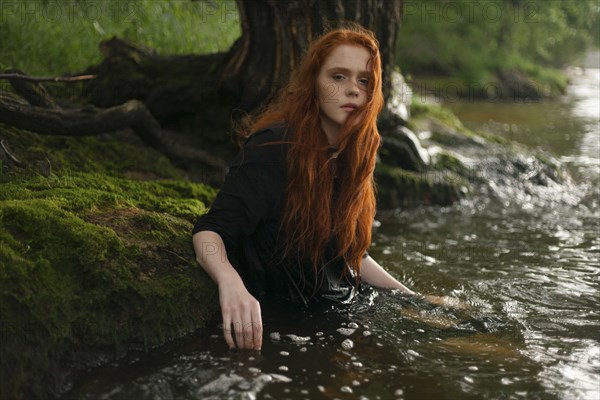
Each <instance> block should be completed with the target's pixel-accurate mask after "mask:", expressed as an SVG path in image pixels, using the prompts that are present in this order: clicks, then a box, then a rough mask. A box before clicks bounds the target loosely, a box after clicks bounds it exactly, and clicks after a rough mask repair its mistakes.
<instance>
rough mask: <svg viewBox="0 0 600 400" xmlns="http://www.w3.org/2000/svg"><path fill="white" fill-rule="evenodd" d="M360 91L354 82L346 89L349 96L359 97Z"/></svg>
mask: <svg viewBox="0 0 600 400" xmlns="http://www.w3.org/2000/svg"><path fill="white" fill-rule="evenodd" d="M358 94H359V89H358V87H357V85H356V84H355V83H354V82H350V83H349V84H348V87H347V88H346V95H348V96H358Z"/></svg>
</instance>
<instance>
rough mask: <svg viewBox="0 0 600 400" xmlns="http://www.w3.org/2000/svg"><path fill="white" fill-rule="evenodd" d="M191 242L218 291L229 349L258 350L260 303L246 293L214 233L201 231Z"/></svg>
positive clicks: (224, 333) (260, 337)
mask: <svg viewBox="0 0 600 400" xmlns="http://www.w3.org/2000/svg"><path fill="white" fill-rule="evenodd" d="M192 240H193V244H194V251H195V252H196V260H197V261H198V264H200V265H201V266H202V268H204V270H205V271H206V272H207V273H208V275H210V277H211V278H212V279H213V281H215V282H216V283H217V285H218V287H219V302H220V304H221V314H222V316H223V335H224V336H225V341H226V342H227V345H228V346H229V348H235V347H238V348H241V349H255V350H260V348H261V347H262V334H263V327H262V319H261V314H260V303H259V302H258V301H257V300H256V299H255V298H254V297H253V296H252V295H251V294H250V293H249V292H248V290H247V289H246V287H245V286H244V282H243V281H242V278H241V277H240V275H239V274H238V273H237V271H236V270H235V268H233V266H232V265H231V263H230V262H229V260H228V259H227V252H226V251H225V244H224V243H223V239H222V238H221V236H219V234H218V233H216V232H211V231H200V232H197V233H196V234H194V235H193V236H192ZM232 331H233V334H234V335H235V342H234V340H233V335H232ZM236 344H237V346H236Z"/></svg>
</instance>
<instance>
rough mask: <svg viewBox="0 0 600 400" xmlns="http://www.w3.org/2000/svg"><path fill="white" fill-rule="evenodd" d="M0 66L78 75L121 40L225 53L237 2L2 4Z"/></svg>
mask: <svg viewBox="0 0 600 400" xmlns="http://www.w3.org/2000/svg"><path fill="white" fill-rule="evenodd" d="M0 11H1V14H0V60H1V65H0V67H3V68H7V67H16V68H19V69H22V70H24V71H26V72H27V73H30V74H37V75H43V74H52V75H54V74H63V73H67V72H77V71H82V70H83V69H85V68H86V67H88V66H89V65H92V64H96V63H98V62H100V61H101V57H102V56H101V53H100V52H99V51H98V44H99V43H100V41H102V40H105V39H109V38H110V37H112V36H115V35H116V36H119V37H122V38H126V39H129V40H132V41H133V42H135V43H138V44H143V45H146V46H148V47H150V48H153V49H155V50H156V51H157V52H159V53H162V54H190V53H195V54H201V53H215V52H220V51H225V50H227V49H228V48H229V47H230V46H231V45H232V44H233V42H234V41H235V39H237V38H238V37H239V36H240V27H239V15H238V14H239V13H238V10H237V6H236V3H235V1H233V0H221V1H187V0H185V1H184V0H170V1H156V0H136V1H121V0H105V1H100V2H98V1H90V0H77V1H69V2H58V1H47V0H28V1H24V2H21V1H6V2H3V3H2V7H1V10H0Z"/></svg>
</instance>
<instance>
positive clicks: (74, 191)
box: [0, 126, 218, 398]
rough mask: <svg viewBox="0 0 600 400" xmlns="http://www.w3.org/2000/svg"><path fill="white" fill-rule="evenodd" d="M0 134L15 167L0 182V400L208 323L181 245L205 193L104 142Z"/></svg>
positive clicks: (148, 156) (211, 290) (189, 257)
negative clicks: (14, 159) (19, 163)
mask: <svg viewBox="0 0 600 400" xmlns="http://www.w3.org/2000/svg"><path fill="white" fill-rule="evenodd" d="M0 138H2V139H4V140H5V142H4V143H5V144H6V145H7V146H8V147H9V148H10V152H11V153H12V154H13V155H14V156H15V157H17V158H19V159H20V161H22V162H23V165H24V167H16V166H9V165H8V164H7V163H5V165H3V172H2V175H1V176H0V188H1V190H0V320H1V321H2V326H1V327H0V328H1V331H0V332H1V333H2V349H1V359H2V367H1V376H0V381H1V382H2V389H1V390H0V397H1V398H14V397H17V398H18V397H27V398H29V397H38V398H46V397H48V396H51V395H52V394H54V393H57V392H58V391H60V388H59V387H57V384H58V382H59V381H60V379H58V378H59V375H60V374H61V373H63V372H64V371H65V370H71V369H76V368H78V367H81V366H84V365H86V364H89V363H90V362H92V363H94V362H97V361H98V359H99V358H98V357H99V355H100V354H102V355H103V357H108V359H111V358H114V357H116V356H119V355H122V354H124V352H126V351H127V350H130V349H133V348H142V349H144V348H148V347H151V346H154V345H158V344H160V343H164V342H165V341H167V340H169V339H172V338H175V337H179V336H182V335H184V334H186V333H189V332H191V331H193V330H194V329H196V328H199V327H201V326H202V325H203V324H204V323H205V322H206V321H207V319H208V318H210V317H211V316H212V315H214V312H215V311H216V310H217V306H218V303H217V297H216V295H217V293H216V288H215V287H214V285H213V284H212V282H211V281H210V279H209V278H208V276H207V275H206V274H205V273H204V272H203V271H202V270H201V268H199V267H198V266H197V265H196V262H195V259H194V252H193V249H192V246H191V240H190V233H191V228H192V223H193V220H194V219H195V218H196V217H197V216H198V215H200V214H202V213H204V212H205V211H206V207H207V204H208V203H209V202H210V201H212V199H213V198H214V195H215V190H214V189H211V188H209V187H206V186H204V185H200V184H195V183H191V182H189V181H187V180H185V179H183V177H182V174H181V172H180V171H178V170H176V169H175V168H173V167H172V166H171V165H170V164H169V162H168V161H167V160H166V159H165V158H164V157H162V156H161V155H160V154H159V153H157V152H155V151H152V150H148V149H145V148H143V147H140V146H137V145H136V144H134V143H124V142H122V141H119V140H115V139H114V138H111V137H110V136H103V137H90V138H69V137H45V136H39V135H36V134H32V133H29V132H24V131H18V130H15V129H12V128H7V127H5V126H0ZM140 178H141V179H140ZM105 359H106V358H105ZM34 377H35V378H34Z"/></svg>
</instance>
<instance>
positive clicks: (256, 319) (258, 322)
mask: <svg viewBox="0 0 600 400" xmlns="http://www.w3.org/2000/svg"><path fill="white" fill-rule="evenodd" d="M252 330H253V333H254V343H253V345H254V347H253V348H254V350H260V349H261V348H262V337H263V325H262V317H261V315H260V304H259V305H258V307H256V308H254V309H253V310H252Z"/></svg>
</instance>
